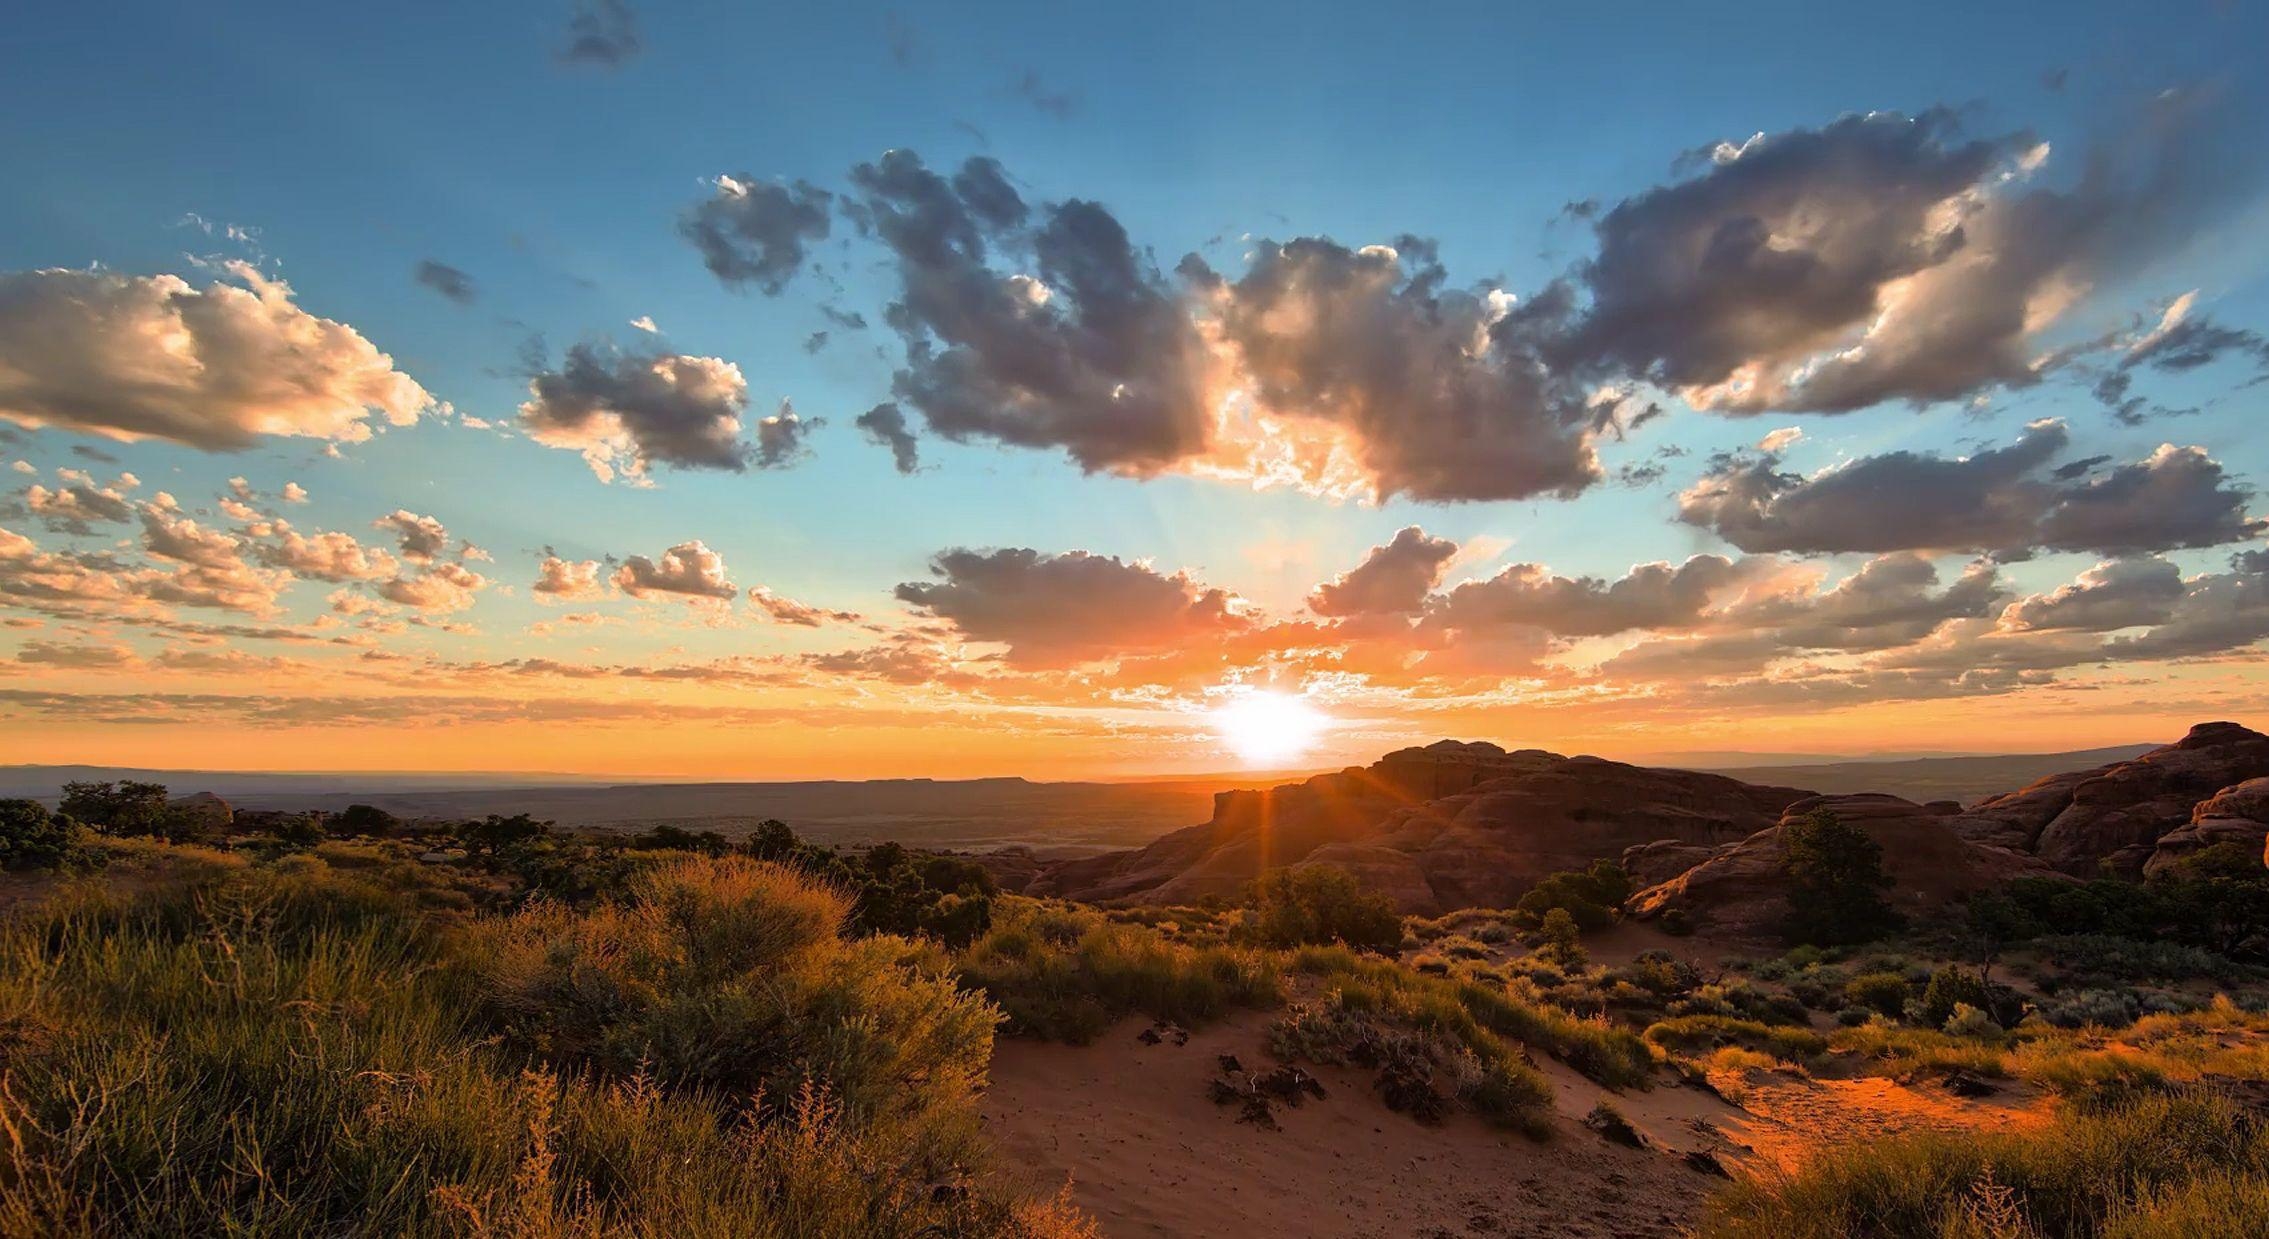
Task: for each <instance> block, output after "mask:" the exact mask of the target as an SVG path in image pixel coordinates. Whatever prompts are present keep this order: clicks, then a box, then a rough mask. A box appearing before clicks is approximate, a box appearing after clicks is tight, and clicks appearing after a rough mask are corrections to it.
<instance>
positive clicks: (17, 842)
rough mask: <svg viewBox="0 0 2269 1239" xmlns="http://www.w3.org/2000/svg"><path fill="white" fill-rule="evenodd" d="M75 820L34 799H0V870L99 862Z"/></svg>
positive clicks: (50, 867) (60, 867) (58, 867)
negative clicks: (52, 811) (53, 811)
mask: <svg viewBox="0 0 2269 1239" xmlns="http://www.w3.org/2000/svg"><path fill="white" fill-rule="evenodd" d="M100 861H101V857H100V855H99V854H98V853H96V852H94V851H93V850H92V849H91V848H89V847H88V846H87V844H86V838H85V832H84V831H83V830H81V829H80V827H79V824H78V823H77V822H74V821H72V820H71V819H70V818H69V817H66V816H64V815H62V814H60V813H49V812H48V811H47V806H46V805H43V804H41V803H40V802H38V801H36V800H0V869H70V868H76V867H78V866H80V865H84V864H97V863H100Z"/></svg>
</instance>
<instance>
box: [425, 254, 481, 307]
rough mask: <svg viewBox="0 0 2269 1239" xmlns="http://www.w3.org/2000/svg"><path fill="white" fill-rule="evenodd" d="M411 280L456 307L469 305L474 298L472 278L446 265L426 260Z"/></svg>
mask: <svg viewBox="0 0 2269 1239" xmlns="http://www.w3.org/2000/svg"><path fill="white" fill-rule="evenodd" d="M411 278H412V279H415V280H416V281H417V282H418V283H420V284H423V285H425V286H426V287H427V288H430V289H432V290H433V291H435V292H437V293H440V294H441V295H442V296H444V297H447V298H449V299H450V300H451V301H454V302H456V303H457V304H458V305H471V304H473V300H474V297H475V293H474V290H473V277H472V276H469V275H467V274H465V273H464V272H462V271H459V270H458V269H457V268H455V267H452V266H450V265H449V264H447V263H441V262H435V261H433V260H432V259H430V258H428V259H426V260H424V261H423V262H420V263H419V264H418V265H417V269H416V270H415V271H413V272H412V273H411Z"/></svg>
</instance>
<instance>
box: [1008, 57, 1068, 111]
mask: <svg viewBox="0 0 2269 1239" xmlns="http://www.w3.org/2000/svg"><path fill="white" fill-rule="evenodd" d="M1016 94H1017V97H1018V98H1020V99H1022V100H1024V101H1025V102H1026V103H1029V104H1031V105H1032V106H1033V108H1034V109H1035V110H1037V111H1040V112H1043V113H1046V114H1047V115H1049V116H1053V117H1055V118H1056V119H1057V120H1070V119H1071V114H1072V113H1074V112H1076V111H1078V110H1079V96H1078V95H1076V94H1073V93H1072V92H1070V91H1068V90H1056V89H1053V88H1051V87H1050V86H1049V85H1048V84H1047V83H1046V82H1044V81H1042V80H1041V78H1040V73H1039V70H1037V69H1026V70H1025V71H1024V74H1023V76H1021V77H1019V78H1017V80H1016Z"/></svg>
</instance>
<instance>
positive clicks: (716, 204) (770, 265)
mask: <svg viewBox="0 0 2269 1239" xmlns="http://www.w3.org/2000/svg"><path fill="white" fill-rule="evenodd" d="M714 185H715V192H714V193H712V194H711V195H710V196H709V197H708V199H706V200H705V201H702V202H700V203H697V204H696V205H694V206H693V207H692V208H691V209H689V210H688V211H687V212H686V213H685V217H684V218H683V219H681V220H680V221H679V222H678V231H679V233H680V234H681V235H683V236H684V237H685V239H686V240H688V241H691V242H692V243H693V246H694V248H695V249H698V250H700V251H701V261H702V264H703V265H705V266H707V267H708V268H709V272H710V274H712V275H714V276H716V277H717V278H718V279H719V280H721V281H723V282H724V283H726V284H727V285H731V286H734V287H754V288H756V289H757V290H758V291H760V292H763V293H765V294H767V295H773V294H777V293H778V292H779V291H780V290H781V289H782V288H784V287H786V286H787V283H788V280H789V279H790V278H792V277H793V276H794V275H795V274H796V272H797V271H799V270H801V269H802V268H803V265H804V258H805V254H806V252H807V247H808V246H809V245H810V244H812V243H813V242H817V241H823V240H826V239H827V233H828V208H829V204H830V203H831V202H833V201H834V195H832V194H830V193H828V192H827V191H826V190H824V189H820V188H817V187H816V186H813V185H810V184H808V183H806V182H804V181H797V182H796V183H795V184H793V185H775V184H772V183H771V182H769V181H761V180H758V179H756V178H755V177H753V176H748V175H746V174H742V175H739V176H720V177H718V178H717V179H716V181H715V182H714Z"/></svg>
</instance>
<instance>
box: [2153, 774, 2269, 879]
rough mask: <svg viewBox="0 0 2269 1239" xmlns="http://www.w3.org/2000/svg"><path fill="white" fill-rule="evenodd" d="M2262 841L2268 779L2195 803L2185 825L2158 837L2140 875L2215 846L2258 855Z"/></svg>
mask: <svg viewBox="0 0 2269 1239" xmlns="http://www.w3.org/2000/svg"><path fill="white" fill-rule="evenodd" d="M2265 840H2269V778H2259V779H2247V780H2246V781H2245V782H2243V783H2240V784H2237V785H2236V786H2234V787H2225V788H2223V789H2222V790H2221V791H2218V792H2216V793H2214V794H2213V795H2212V796H2210V797H2208V798H2206V799H2205V800H2202V801H2200V802H2198V807H2197V808H2195V809H2193V810H2191V813H2190V823H2189V824H2188V825H2186V826H2180V827H2177V828H2176V829H2174V830H2171V831H2168V832H2167V833H2166V834H2164V835H2161V836H2159V841H2158V843H2157V845H2156V846H2154V847H2153V848H2152V849H2151V856H2150V859H2148V860H2146V861H2144V862H2143V872H2144V873H2145V874H2154V873H2158V872H2160V871H2161V870H2164V869H2165V868H2167V867H2168V866H2169V865H2172V864H2174V863H2175V862H2176V861H2179V860H2181V859H2182V858H2183V857H2185V856H2193V855H2196V854H2197V853H2199V852H2203V851H2205V850H2206V849H2207V848H2210V847H2213V846H2214V845H2215V844H2218V843H2235V844H2239V845H2240V846H2242V847H2244V848H2245V849H2246V850H2247V851H2249V852H2253V853H2255V854H2260V853H2261V852H2262V851H2263V848H2264V841H2265Z"/></svg>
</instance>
